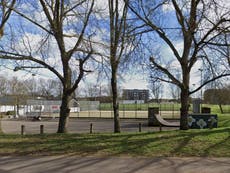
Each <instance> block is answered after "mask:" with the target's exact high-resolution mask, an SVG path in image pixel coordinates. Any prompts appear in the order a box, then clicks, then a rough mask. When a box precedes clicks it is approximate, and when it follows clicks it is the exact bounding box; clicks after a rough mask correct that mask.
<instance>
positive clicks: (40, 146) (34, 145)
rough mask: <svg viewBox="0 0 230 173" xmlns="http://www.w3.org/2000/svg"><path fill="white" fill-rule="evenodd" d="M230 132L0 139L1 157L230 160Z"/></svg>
mask: <svg viewBox="0 0 230 173" xmlns="http://www.w3.org/2000/svg"><path fill="white" fill-rule="evenodd" d="M229 148H230V128H219V129H212V130H209V129H208V130H188V131H167V132H155V133H121V134H110V133H109V134H45V135H26V136H20V135H3V134H2V135H0V155H62V154H71V155H80V156H89V155H90V156H91V155H94V156H95V155H96V156H146V157H150V156H202V157H204V156H205V157H230V150H229Z"/></svg>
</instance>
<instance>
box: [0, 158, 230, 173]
mask: <svg viewBox="0 0 230 173" xmlns="http://www.w3.org/2000/svg"><path fill="white" fill-rule="evenodd" d="M74 172H76V173H91V172H92V173H229V172H230V158H174V157H170V158H123V157H121V158H120V157H106V158H100V157H76V156H44V157H41V156H39V157H36V156H20V157H16V156H4V157H0V173H74Z"/></svg>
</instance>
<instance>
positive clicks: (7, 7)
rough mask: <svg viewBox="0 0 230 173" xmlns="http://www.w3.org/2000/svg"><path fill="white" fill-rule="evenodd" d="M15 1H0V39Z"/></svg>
mask: <svg viewBox="0 0 230 173" xmlns="http://www.w3.org/2000/svg"><path fill="white" fill-rule="evenodd" d="M15 3H16V0H1V1H0V8H1V9H0V38H1V37H2V36H3V35H4V26H5V25H6V22H7V20H8V19H9V17H10V15H11V12H12V8H13V7H14V5H15Z"/></svg>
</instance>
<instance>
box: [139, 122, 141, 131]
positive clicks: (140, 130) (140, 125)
mask: <svg viewBox="0 0 230 173" xmlns="http://www.w3.org/2000/svg"><path fill="white" fill-rule="evenodd" d="M139 132H141V123H139Z"/></svg>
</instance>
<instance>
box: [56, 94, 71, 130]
mask: <svg viewBox="0 0 230 173" xmlns="http://www.w3.org/2000/svg"><path fill="white" fill-rule="evenodd" d="M70 99H71V96H70V95H68V94H66V93H63V97H62V104H61V107H60V118H59V124H58V131H57V133H67V132H68V131H67V127H68V122H69V114H70V108H69V101H70Z"/></svg>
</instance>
